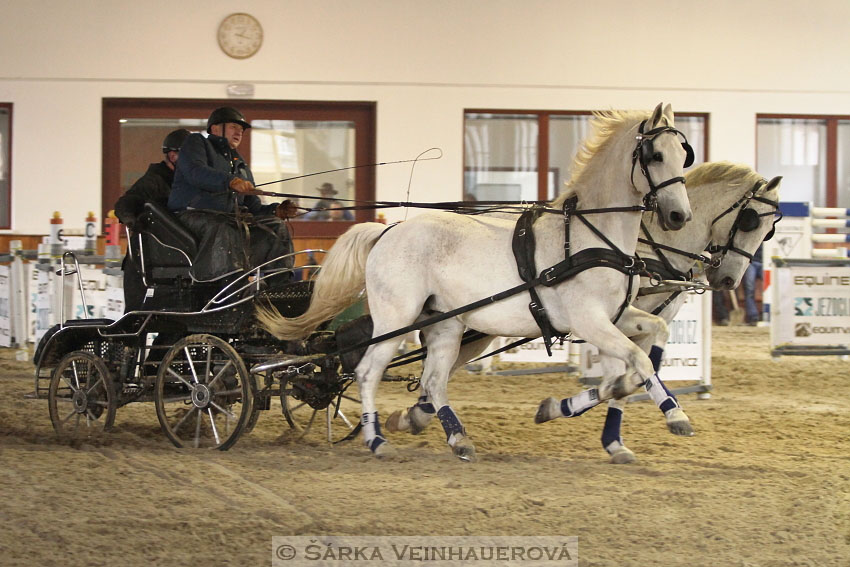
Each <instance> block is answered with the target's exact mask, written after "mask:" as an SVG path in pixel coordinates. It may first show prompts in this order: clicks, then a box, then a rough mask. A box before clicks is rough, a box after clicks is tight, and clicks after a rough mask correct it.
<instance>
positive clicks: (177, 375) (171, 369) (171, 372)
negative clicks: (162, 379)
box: [168, 366, 194, 388]
mask: <svg viewBox="0 0 850 567" xmlns="http://www.w3.org/2000/svg"><path fill="white" fill-rule="evenodd" d="M192 372H193V373H194V369H192ZM168 373H169V374H171V375H172V376H174V377H175V378H177V379H178V380H180V381H181V382H183V383H184V384H186V385H187V386H188V387H190V388H191V387H192V384H191V383H190V382H189V381H187V380H186V379H185V378H183V377H182V376H180V375H179V374H178V373H177V372H175V371H174V369H173V368H171V367H170V366H169V367H168Z"/></svg>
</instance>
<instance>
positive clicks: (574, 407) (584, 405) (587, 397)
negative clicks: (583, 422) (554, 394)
mask: <svg viewBox="0 0 850 567" xmlns="http://www.w3.org/2000/svg"><path fill="white" fill-rule="evenodd" d="M598 405H599V390H598V389H597V388H591V389H589V390H585V391H583V392H581V393H580V394H576V395H575V396H573V397H572V398H564V399H563V400H561V413H562V414H564V417H578V416H580V415H581V414H583V413H584V412H586V411H587V410H589V409H591V408H595V407H596V406H598Z"/></svg>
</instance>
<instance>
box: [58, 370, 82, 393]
mask: <svg viewBox="0 0 850 567" xmlns="http://www.w3.org/2000/svg"><path fill="white" fill-rule="evenodd" d="M62 381H63V382H65V383H66V384H68V387H69V388H71V391H72V392H76V391H77V390H79V388H77V387H76V386H74V385H73V384H72V383H71V381H70V380H68V377H67V376H65V375H64V374H63V375H62Z"/></svg>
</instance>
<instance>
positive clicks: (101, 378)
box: [86, 376, 103, 396]
mask: <svg viewBox="0 0 850 567" xmlns="http://www.w3.org/2000/svg"><path fill="white" fill-rule="evenodd" d="M101 382H103V376H101V377H100V378H99V379H98V381H97V382H95V383H94V384H92V387H91V388H89V389H88V390H86V395H87V396H88V395H89V394H91V392H92V390H94V389H95V388H96V387H97V385H98V384H100V383H101Z"/></svg>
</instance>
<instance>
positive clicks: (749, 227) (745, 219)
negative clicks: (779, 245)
mask: <svg viewBox="0 0 850 567" xmlns="http://www.w3.org/2000/svg"><path fill="white" fill-rule="evenodd" d="M766 184H767V181H766V180H764V179H762V180H760V181H757V182H756V184H755V185H753V188H752V189H750V190H749V191H747V192H746V193H745V194H744V196H743V197H741V198H740V199H738V200H737V201H735V203H733V204H732V206H731V207H729V208H728V209H726V210H725V211H723V212H722V213H720V214H719V215H717V216H716V217H714V220H713V221H711V226H714V224H715V223H716V222H717V221H719V220H720V219H722V218H723V217H725V216H726V215H728V214H730V213H732V212H733V211H735V210H737V211H738V216H736V217H735V222H733V223H732V226H731V228H730V229H729V237H728V238H727V239H726V244H724V245H722V246H721V245H719V244H711V245H709V247H708V248H706V250H707V251H708V252H709V253H711V254H712V255H714V254H716V253H718V252H720V253H721V254H720V257H719V258H717V259H712V261H711V266H712V267H713V268H718V267H720V264H721V263H722V262H723V258H725V257H726V254H728V253H729V252H736V253H738V254H740V255H741V256H744V257H745V258H747V259H749V261H750V262H752V261H753V255H752V254H750V253H749V252H747V251H746V250H741V249H740V248H738V247H736V246H735V243H734V240H735V235H736V234H738V231H739V230H740V231H741V232H752V231H754V230H755V229H757V228H758V227H759V225H760V224H761V217H767V216H772V217H775V219H774V221H773V228H771V229H770V232H768V233H767V234H766V235H765V237H764V241H765V242H767V241H768V240H770V239H771V238H773V234H774V233H775V232H776V223H778V222H779V221H780V220H781V219H782V212H781V211H779V202H777V201H772V200H770V199H766V198H764V197H760V196H758V195H756V193H757V192H758V191H759V190H760V189H761V188H762V187H764V186H765V185H766ZM751 201H758V202H760V203H765V204H767V205H770V206H772V207H773V210H772V211H770V212H767V213H759V212H756V210H755V209H751V208H749V204H750V202H751Z"/></svg>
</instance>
